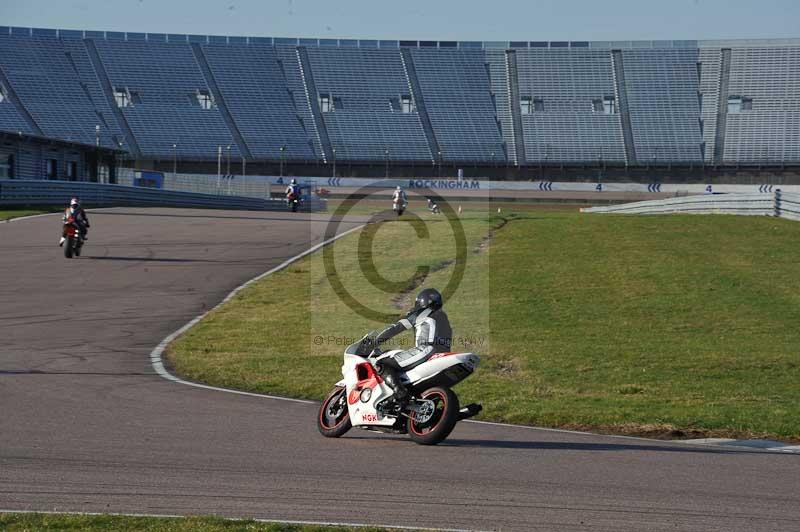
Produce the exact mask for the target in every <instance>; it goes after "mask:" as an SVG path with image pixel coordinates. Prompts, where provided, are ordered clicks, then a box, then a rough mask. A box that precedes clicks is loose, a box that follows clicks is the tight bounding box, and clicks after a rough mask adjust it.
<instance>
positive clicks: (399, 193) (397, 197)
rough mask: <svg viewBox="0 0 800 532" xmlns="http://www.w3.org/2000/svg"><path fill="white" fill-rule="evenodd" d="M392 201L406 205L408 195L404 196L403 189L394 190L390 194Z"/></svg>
mask: <svg viewBox="0 0 800 532" xmlns="http://www.w3.org/2000/svg"><path fill="white" fill-rule="evenodd" d="M392 203H397V204H399V205H407V204H408V197H407V196H406V193H405V191H403V190H395V191H394V194H392Z"/></svg>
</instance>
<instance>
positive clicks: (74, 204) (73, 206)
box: [69, 198, 81, 209]
mask: <svg viewBox="0 0 800 532" xmlns="http://www.w3.org/2000/svg"><path fill="white" fill-rule="evenodd" d="M80 206H81V202H80V200H78V198H72V199H71V200H69V207H70V209H77V208H78V207H80Z"/></svg>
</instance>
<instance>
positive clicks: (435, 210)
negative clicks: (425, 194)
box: [428, 198, 441, 214]
mask: <svg viewBox="0 0 800 532" xmlns="http://www.w3.org/2000/svg"><path fill="white" fill-rule="evenodd" d="M428 210H429V211H431V212H432V213H433V214H439V213H440V212H441V211H440V210H439V206H438V205H437V204H436V202H435V201H433V199H432V198H428Z"/></svg>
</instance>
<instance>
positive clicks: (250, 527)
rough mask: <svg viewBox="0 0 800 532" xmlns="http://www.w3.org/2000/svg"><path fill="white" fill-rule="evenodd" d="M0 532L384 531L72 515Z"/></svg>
mask: <svg viewBox="0 0 800 532" xmlns="http://www.w3.org/2000/svg"><path fill="white" fill-rule="evenodd" d="M0 530H5V531H8V532H32V531H39V530H53V531H56V530H59V531H76V532H77V531H81V532H82V531H87V532H92V531H101V530H102V531H105V530H121V531H134V530H135V531H141V532H245V531H246V532H350V531H354V530H358V531H359V532H379V531H383V530H388V529H384V528H350V527H333V526H330V527H329V526H314V525H286V524H274V523H261V522H258V521H252V520H228V519H220V518H217V517H180V518H171V517H130V516H121V515H73V514H42V513H5V514H4V513H0Z"/></svg>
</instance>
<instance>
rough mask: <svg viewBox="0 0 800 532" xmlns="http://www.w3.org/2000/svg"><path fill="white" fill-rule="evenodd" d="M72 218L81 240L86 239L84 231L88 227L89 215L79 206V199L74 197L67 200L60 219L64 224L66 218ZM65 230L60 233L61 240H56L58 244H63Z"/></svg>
mask: <svg viewBox="0 0 800 532" xmlns="http://www.w3.org/2000/svg"><path fill="white" fill-rule="evenodd" d="M70 218H72V220H73V222H74V224H75V225H76V226H77V227H78V232H79V233H80V238H81V240H86V232H87V229H89V227H90V226H89V217H88V216H86V211H84V210H83V207H81V202H80V200H79V199H78V198H77V197H75V198H72V199H71V200H69V207H67V208H66V209H64V216H63V217H62V221H63V222H64V223H65V224H66V223H67V220H69V219H70ZM66 240H67V238H66V230H65V231H64V232H63V233H62V234H61V240H60V241H59V242H58V245H59V246H63V245H64V242H66Z"/></svg>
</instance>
